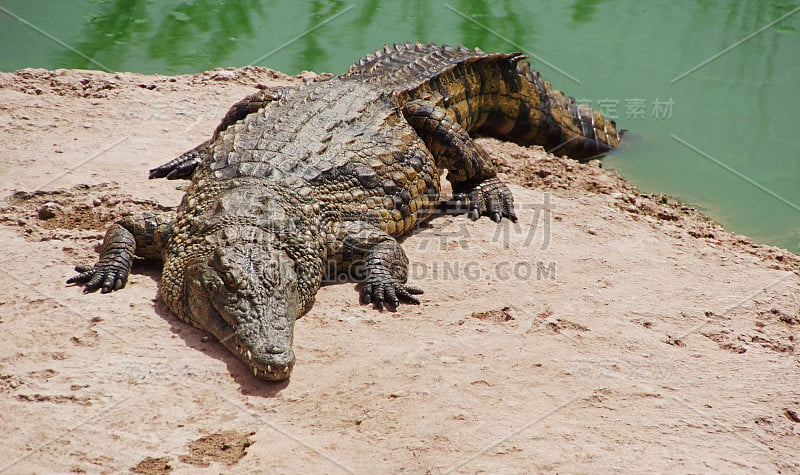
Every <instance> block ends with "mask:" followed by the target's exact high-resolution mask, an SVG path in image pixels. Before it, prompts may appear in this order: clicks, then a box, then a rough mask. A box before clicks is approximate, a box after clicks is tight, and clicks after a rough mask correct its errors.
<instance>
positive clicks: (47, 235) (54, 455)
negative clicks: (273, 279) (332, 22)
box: [0, 68, 800, 473]
mask: <svg viewBox="0 0 800 475" xmlns="http://www.w3.org/2000/svg"><path fill="white" fill-rule="evenodd" d="M312 76H313V75H307V78H310V77H312ZM302 80H303V78H300V77H294V78H288V77H286V76H283V75H281V74H279V73H275V72H272V71H269V70H266V69H262V68H245V69H239V70H224V71H212V72H208V73H204V74H200V75H195V76H180V77H160V76H143V75H136V74H127V73H125V74H104V73H97V72H87V71H56V72H49V71H43V70H24V71H19V72H17V73H0V140H1V141H2V148H1V149H0V150H2V151H1V152H0V154H2V163H3V167H2V171H1V172H0V177H1V178H0V196H2V197H3V198H4V201H3V203H2V205H0V208H1V209H0V243H1V244H2V254H1V255H2V258H1V259H2V260H0V290H1V291H0V332H1V333H2V337H0V433H2V434H4V435H3V438H4V440H3V441H2V443H1V444H0V472H4V473H52V472H87V473H102V472H105V473H110V472H127V471H128V470H132V471H135V472H138V473H168V472H172V473H219V472H226V473H255V472H261V471H264V472H268V473H348V472H353V473H398V472H405V473H530V472H544V473H554V472H558V473H587V472H611V471H615V472H616V471H624V472H666V473H704V472H725V473H736V472H739V473H745V472H748V473H750V472H766V473H775V472H780V473H798V472H800V386H798V376H800V360H799V359H798V354H800V349H799V348H798V344H799V343H800V342H798V335H799V333H798V329H799V328H800V315H798V309H800V297H798V293H797V288H798V281H800V278H799V277H798V269H800V259H799V258H798V256H796V255H794V254H791V253H789V252H787V251H783V250H780V249H775V248H770V247H766V246H757V245H754V244H753V243H752V242H751V241H750V240H749V239H747V238H745V237H742V236H737V235H733V234H730V233H728V232H726V231H725V230H723V229H722V228H721V227H720V226H718V225H716V224H715V223H713V222H711V221H710V220H708V219H706V218H704V217H703V216H702V215H700V214H699V213H697V212H696V211H694V210H693V209H691V208H689V207H686V206H682V205H681V204H678V203H675V202H674V201H673V200H671V199H670V198H668V197H665V196H648V195H644V194H642V193H640V192H639V191H637V190H636V189H635V188H634V187H632V186H631V185H629V184H627V183H625V182H624V181H622V180H621V179H619V178H618V177H616V176H615V175H613V174H611V173H608V172H606V171H604V170H602V169H601V168H598V167H597V166H596V165H595V166H592V165H579V164H578V163H576V162H573V161H571V160H565V159H560V158H555V157H551V156H547V155H546V154H544V153H543V152H542V151H541V150H537V149H535V148H529V149H525V148H521V147H517V146H515V145H512V144H506V143H501V142H497V141H493V140H488V139H485V140H483V141H482V143H483V144H484V145H485V146H486V147H487V148H488V149H489V150H490V151H491V153H492V154H493V156H494V157H495V158H496V160H497V161H498V164H499V165H500V167H501V170H502V171H503V172H504V174H505V175H506V176H507V178H508V180H509V181H510V182H512V183H514V186H513V188H512V190H513V191H514V193H515V197H516V201H517V204H518V211H517V212H518V214H519V215H520V218H521V219H520V223H519V225H518V226H512V225H509V224H507V223H506V224H503V225H500V226H498V225H496V224H494V223H492V222H491V221H489V220H487V219H481V220H480V221H479V222H477V223H472V222H470V221H469V220H468V219H467V218H466V217H464V216H456V217H452V216H450V217H441V218H437V219H435V220H433V221H432V222H431V223H430V224H429V225H428V226H426V227H424V228H422V229H421V230H420V231H419V232H418V233H416V234H414V235H413V236H411V237H409V238H408V239H406V240H405V243H404V247H405V249H406V251H407V253H408V254H409V257H410V259H411V261H412V269H411V270H412V272H411V274H412V283H413V284H414V285H417V286H420V287H422V288H424V289H425V294H424V295H423V296H422V305H420V306H418V307H417V306H403V307H402V308H400V310H399V311H398V312H396V313H388V312H378V311H375V310H373V309H371V308H368V307H364V306H360V305H359V304H358V302H357V300H358V299H357V294H356V291H355V285H354V284H352V283H343V284H336V285H329V286H326V287H324V288H322V289H321V290H320V292H319V295H318V297H317V303H316V305H315V307H314V309H313V310H312V311H311V312H310V313H309V314H308V315H306V316H305V317H304V318H302V319H301V320H300V321H299V322H298V324H297V327H296V332H295V349H296V351H297V355H298V362H297V365H296V367H295V370H294V374H293V376H292V379H291V380H290V381H289V382H287V383H282V384H270V383H265V382H263V381H260V380H256V379H254V378H253V377H252V376H250V374H249V373H248V371H247V369H246V367H245V366H244V365H242V364H241V363H240V362H239V361H238V360H236V359H235V358H234V357H233V356H232V355H230V354H228V352H227V351H226V350H225V349H224V348H222V347H221V346H220V345H219V344H217V343H216V342H215V341H213V339H211V340H209V339H208V337H207V336H206V335H205V334H204V333H203V332H201V331H199V330H196V329H194V328H192V327H190V326H188V325H186V324H184V323H182V322H180V321H179V320H177V319H176V318H175V317H174V316H173V315H171V314H170V312H169V311H168V310H167V309H166V308H165V306H164V305H163V304H161V303H160V302H159V300H158V290H157V287H158V280H159V270H158V267H157V266H152V265H151V266H147V265H144V266H138V267H136V269H135V273H134V275H133V276H132V277H131V280H130V282H129V284H128V287H127V288H126V289H124V290H123V291H121V292H115V293H113V294H111V295H101V294H99V293H97V294H88V295H85V294H83V293H82V292H81V290H80V288H76V287H73V286H67V285H65V283H64V281H65V280H66V279H67V278H68V277H70V276H71V275H73V272H72V267H73V266H74V265H75V264H77V263H91V262H93V261H94V259H95V252H96V246H97V244H98V242H99V239H100V238H101V236H102V234H103V232H104V229H105V227H106V226H107V225H108V224H109V223H111V222H113V220H115V219H117V218H118V217H119V216H121V215H123V214H125V213H133V212H140V211H144V210H148V209H153V208H162V209H163V208H170V207H174V206H175V205H176V204H177V203H178V202H179V200H180V197H181V191H180V190H179V189H176V185H178V184H179V183H176V182H168V181H164V180H150V181H148V180H147V179H146V178H145V177H146V173H147V170H148V169H149V168H151V167H153V166H156V165H159V164H161V163H163V162H165V161H166V160H168V159H170V158H172V157H174V156H176V155H177V154H179V153H180V152H182V151H184V150H186V149H188V148H190V147H192V146H194V145H195V144H197V143H199V142H200V141H202V140H204V139H205V138H207V137H208V136H209V135H210V133H211V131H212V130H213V128H214V127H215V126H216V124H217V122H218V120H219V119H220V117H221V116H222V114H223V113H224V112H225V110H226V109H227V107H228V106H229V105H230V104H231V103H232V102H234V101H235V100H237V99H239V98H240V97H242V96H243V95H245V94H246V93H248V92H250V91H252V90H253V87H255V86H256V85H259V84H260V85H262V86H273V85H277V84H283V83H286V82H288V81H291V82H294V83H300V82H302Z"/></svg>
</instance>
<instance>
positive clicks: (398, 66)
mask: <svg viewBox="0 0 800 475" xmlns="http://www.w3.org/2000/svg"><path fill="white" fill-rule="evenodd" d="M509 56H511V55H507V54H502V53H491V54H490V53H485V52H483V51H481V50H480V49H478V48H475V49H469V48H467V47H464V46H455V47H454V46H449V45H436V44H432V43H428V44H423V43H419V42H417V43H395V44H391V45H388V44H387V45H384V47H383V48H382V49H379V50H375V52H374V53H372V54H368V55H366V56H364V57H363V58H361V59H359V60H358V61H356V62H355V63H354V64H353V65H352V66H350V69H349V70H348V72H347V74H346V76H349V77H354V78H357V79H358V80H359V81H366V82H370V83H373V84H379V85H380V86H381V87H382V88H384V89H388V90H391V91H392V92H393V93H394V94H400V93H403V92H407V91H411V90H414V89H416V88H417V87H419V86H420V85H422V84H425V83H427V82H429V81H431V80H433V79H435V78H437V77H439V76H441V75H442V74H445V73H447V72H449V71H452V70H454V69H455V68H456V67H458V65H459V64H463V63H467V62H473V61H478V60H483V59H487V58H495V59H496V58H500V57H502V58H507V57H509Z"/></svg>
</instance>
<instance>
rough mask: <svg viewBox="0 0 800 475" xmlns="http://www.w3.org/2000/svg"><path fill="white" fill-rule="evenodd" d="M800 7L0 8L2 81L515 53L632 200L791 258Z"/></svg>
mask: <svg viewBox="0 0 800 475" xmlns="http://www.w3.org/2000/svg"><path fill="white" fill-rule="evenodd" d="M798 31H800V0H782V1H778V0H774V1H770V0H750V1H745V0H740V1H733V0H729V1H724V0H718V1H713V0H693V1H687V0H679V1H675V0H673V1H666V0H651V1H648V2H639V1H635V0H573V1H555V0H554V1H530V0H529V1H522V0H505V1H476V0H473V1H466V0H461V1H459V0H452V1H451V2H449V3H448V2H442V3H439V2H429V1H423V0H394V1H383V2H381V1H377V0H360V1H334V0H331V1H309V0H304V1H298V0H281V1H268V0H227V1H224V0H163V1H146V0H117V1H112V0H106V1H103V0H71V1H58V2H51V1H45V0H0V70H3V71H12V70H16V69H19V68H23V67H44V68H51V69H53V68H87V69H101V70H109V71H137V72H143V73H161V74H179V73H193V72H198V71H203V70H207V69H211V68H215V67H224V66H243V65H247V64H255V65H262V66H268V67H271V68H274V69H278V70H281V71H284V72H286V73H297V72H300V71H302V70H314V71H319V72H322V71H328V72H334V73H337V72H343V71H345V69H346V68H347V66H348V65H349V64H350V63H352V62H353V60H355V59H356V58H358V57H360V56H363V55H364V54H365V53H367V52H370V51H372V50H373V49H375V48H377V47H379V46H380V45H382V44H383V43H387V42H395V41H417V40H419V41H423V42H426V41H432V42H439V43H449V44H464V45H468V46H479V47H481V48H482V49H484V50H487V51H489V50H497V51H524V52H526V53H527V54H529V55H530V56H531V57H532V59H531V62H532V63H533V65H534V67H535V68H537V69H539V70H540V71H541V72H542V74H543V76H544V77H545V78H546V79H548V80H550V81H551V82H552V83H553V84H554V85H555V86H556V87H557V88H559V89H562V90H564V91H565V92H567V93H568V94H570V95H573V96H575V97H576V98H577V99H579V100H581V101H583V102H585V103H588V104H590V105H592V106H593V107H595V108H598V109H600V110H601V111H602V112H604V113H605V114H606V115H607V116H611V117H614V118H616V120H617V122H618V124H619V125H620V126H622V127H623V128H626V129H629V130H630V133H629V135H628V136H627V140H626V143H625V146H624V147H622V148H621V149H620V150H618V151H616V152H615V153H614V154H612V155H611V156H609V157H607V158H606V166H608V167H610V168H616V169H618V170H620V171H621V172H622V173H623V175H625V176H626V177H628V178H629V179H630V180H632V181H633V182H634V183H636V184H637V185H639V186H640V187H641V188H642V189H644V190H645V191H648V192H654V193H662V192H663V193H669V194H671V195H673V196H676V197H678V198H679V199H681V200H683V201H685V202H689V203H692V204H695V205H697V206H698V207H700V208H701V209H703V210H704V211H706V212H707V213H708V214H710V215H711V216H713V217H714V218H716V219H717V220H718V221H720V222H722V223H723V224H725V225H726V226H727V227H728V228H729V229H732V230H734V231H737V232H740V233H743V234H746V235H749V236H751V237H753V238H755V239H756V240H757V241H760V242H763V243H770V244H775V245H779V246H782V247H785V248H787V249H790V250H792V251H795V252H800V146H798V141H797V137H796V136H795V135H796V134H797V135H800V127H798V125H797V115H796V114H797V113H798V112H800V35H799V34H798Z"/></svg>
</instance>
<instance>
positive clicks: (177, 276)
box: [67, 43, 621, 381]
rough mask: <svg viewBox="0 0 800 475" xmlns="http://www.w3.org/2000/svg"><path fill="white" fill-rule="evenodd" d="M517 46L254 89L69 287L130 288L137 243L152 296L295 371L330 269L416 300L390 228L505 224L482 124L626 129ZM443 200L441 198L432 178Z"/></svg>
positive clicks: (573, 134) (562, 133)
mask: <svg viewBox="0 0 800 475" xmlns="http://www.w3.org/2000/svg"><path fill="white" fill-rule="evenodd" d="M526 59H527V57H526V56H524V55H522V54H521V53H486V52H483V51H481V50H480V49H477V48H476V49H469V48H466V47H463V46H459V47H451V46H447V45H434V44H422V43H398V44H393V45H386V46H384V47H383V49H379V50H377V51H375V52H374V53H372V54H369V55H367V56H365V57H364V58H362V59H360V60H359V61H357V62H356V63H354V64H353V65H352V66H351V67H350V68H349V70H348V71H347V72H346V73H344V74H341V75H337V76H332V77H331V78H329V79H326V80H321V81H315V82H309V83H306V84H304V85H303V86H300V87H298V88H283V89H274V90H268V89H261V90H259V91H257V92H255V93H254V94H251V95H249V96H248V97H246V98H244V99H243V100H241V101H239V102H238V103H236V104H235V105H234V106H233V107H231V108H230V110H229V111H228V113H227V114H226V115H225V117H224V118H223V120H222V122H221V123H220V125H219V126H218V127H217V129H216V130H215V131H214V133H213V135H212V137H211V139H210V140H208V141H206V142H203V143H202V144H200V145H199V146H197V147H195V148H194V149H192V150H190V151H188V152H186V153H184V154H182V155H181V156H179V157H178V158H176V159H174V160H172V161H170V162H167V163H165V164H164V165H162V166H160V167H157V168H154V169H152V170H151V171H150V177H151V178H159V177H167V178H173V179H174V178H189V179H191V182H190V184H189V185H188V187H187V188H186V190H185V194H184V196H183V199H182V201H181V203H180V205H179V206H178V208H177V210H176V211H175V212H174V213H169V212H149V213H144V214H142V215H140V216H129V217H126V218H123V219H121V220H119V221H117V222H116V223H115V224H113V225H112V226H111V227H110V228H109V229H108V231H107V233H106V235H105V237H104V239H103V243H102V245H101V248H100V257H99V260H98V261H97V263H95V264H94V265H92V266H77V267H76V268H75V269H76V272H77V275H75V276H73V277H72V278H70V279H69V280H68V281H67V282H68V283H75V284H79V285H80V284H82V285H84V291H86V292H91V291H96V290H98V289H99V290H101V291H102V292H103V293H107V292H111V291H113V290H118V289H121V288H123V287H124V286H125V284H126V282H127V280H128V275H129V273H130V271H131V266H132V264H133V262H134V260H135V256H138V257H140V258H146V259H159V260H161V261H162V263H163V264H162V266H163V267H162V278H161V281H160V295H161V298H162V300H163V301H164V302H165V303H166V304H167V306H168V307H169V308H170V309H171V311H172V312H173V313H174V314H175V315H177V316H178V317H179V318H180V319H181V320H183V321H185V322H187V323H189V324H191V325H194V326H195V327H197V328H199V329H201V330H204V331H206V332H208V333H211V334H212V335H213V336H214V337H215V338H216V339H217V340H218V341H219V342H220V343H221V344H222V345H224V346H225V347H226V348H228V349H229V350H230V351H231V352H232V353H233V354H234V355H236V357H238V358H239V359H240V360H241V361H242V362H243V363H244V364H246V365H247V366H248V367H249V369H250V370H251V371H252V373H253V374H254V375H255V376H256V377H258V378H262V379H265V380H275V381H277V380H285V379H287V378H289V376H290V374H291V371H292V368H293V366H294V363H295V354H294V351H293V349H292V341H293V335H294V324H295V321H296V319H297V318H299V317H301V316H302V315H304V314H305V313H307V312H308V311H309V310H310V309H311V307H312V305H313V303H314V299H315V295H316V293H317V290H318V289H319V287H320V285H321V283H322V282H323V279H326V278H328V277H330V276H331V275H333V276H337V275H340V273H346V274H347V275H348V276H349V277H351V278H353V279H354V280H357V281H358V282H359V294H360V301H361V303H362V304H372V305H374V307H376V308H377V309H381V310H382V309H384V308H385V309H387V310H395V309H396V308H397V307H398V306H399V305H400V304H401V303H407V304H419V300H418V298H417V296H418V295H420V294H422V290H420V289H418V288H415V287H412V286H410V285H407V277H408V258H407V257H406V255H405V253H404V251H403V249H402V247H401V246H400V245H399V243H398V241H397V238H398V237H400V236H403V235H405V234H408V233H409V232H410V231H412V230H413V229H414V228H415V227H416V226H417V225H419V224H420V223H422V222H424V221H426V220H428V219H430V218H431V217H432V216H433V215H434V214H436V213H437V211H440V210H441V209H442V204H443V203H445V204H446V205H447V206H446V207H447V208H448V210H449V211H448V212H456V213H466V214H467V215H468V216H469V218H471V219H472V220H476V219H478V218H479V217H481V216H487V217H489V218H491V219H492V220H494V221H496V222H499V221H501V219H502V218H506V219H509V220H511V221H515V220H516V219H517V218H516V215H515V212H514V201H513V197H512V195H511V192H510V191H509V189H508V188H507V186H506V185H505V184H504V183H503V182H502V181H501V180H500V179H499V178H498V176H497V171H496V168H495V166H494V164H493V163H492V161H491V159H490V158H489V157H488V155H487V154H486V152H485V151H484V150H483V149H482V148H481V147H480V146H479V145H478V144H476V143H475V142H474V141H473V138H472V136H471V134H472V135H474V134H481V135H486V136H493V137H497V138H500V139H504V140H509V141H513V142H516V143H519V144H522V145H529V144H538V145H542V146H544V147H545V148H547V149H548V150H552V151H557V152H558V153H560V154H566V155H569V156H571V157H573V158H576V159H580V160H588V159H591V158H593V157H597V156H599V155H602V154H605V153H606V152H608V151H610V150H612V149H613V148H614V147H616V146H617V145H618V144H619V141H620V137H621V131H619V132H618V131H617V128H616V124H615V123H614V122H613V121H611V120H606V119H605V118H604V117H603V116H602V114H600V113H599V112H597V111H592V110H591V109H590V108H588V107H586V106H584V105H580V104H577V103H576V101H575V99H574V98H571V97H567V96H565V95H564V94H563V93H562V92H560V91H558V90H555V89H553V88H552V87H551V85H550V83H549V82H547V81H544V80H543V79H542V78H541V76H540V74H539V73H538V72H536V71H534V70H532V69H531V68H530V66H529V64H528V62H527V61H525V60H526ZM443 169H446V170H447V175H446V178H447V180H448V181H449V182H450V184H451V186H452V196H450V197H449V199H448V200H446V201H442V200H441V199H440V191H441V187H440V182H441V179H440V175H441V173H442V170H443Z"/></svg>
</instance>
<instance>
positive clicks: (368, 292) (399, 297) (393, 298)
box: [361, 280, 423, 310]
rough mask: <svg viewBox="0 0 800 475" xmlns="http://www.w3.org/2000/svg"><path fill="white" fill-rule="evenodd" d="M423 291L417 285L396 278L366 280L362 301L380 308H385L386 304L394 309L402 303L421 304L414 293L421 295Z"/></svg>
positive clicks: (362, 291) (362, 289)
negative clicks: (384, 280) (389, 279)
mask: <svg viewBox="0 0 800 475" xmlns="http://www.w3.org/2000/svg"><path fill="white" fill-rule="evenodd" d="M422 293H423V291H422V290H421V289H418V288H416V287H409V286H407V285H405V284H401V283H399V282H396V281H394V280H391V281H388V282H365V283H364V285H363V286H362V287H361V303H363V304H369V303H371V304H373V305H374V306H375V308H377V309H378V310H383V308H384V306H387V307H389V309H391V310H394V309H396V308H397V307H399V306H400V303H401V302H402V303H408V304H412V305H419V300H417V299H416V298H415V297H414V295H420V294H422Z"/></svg>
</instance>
